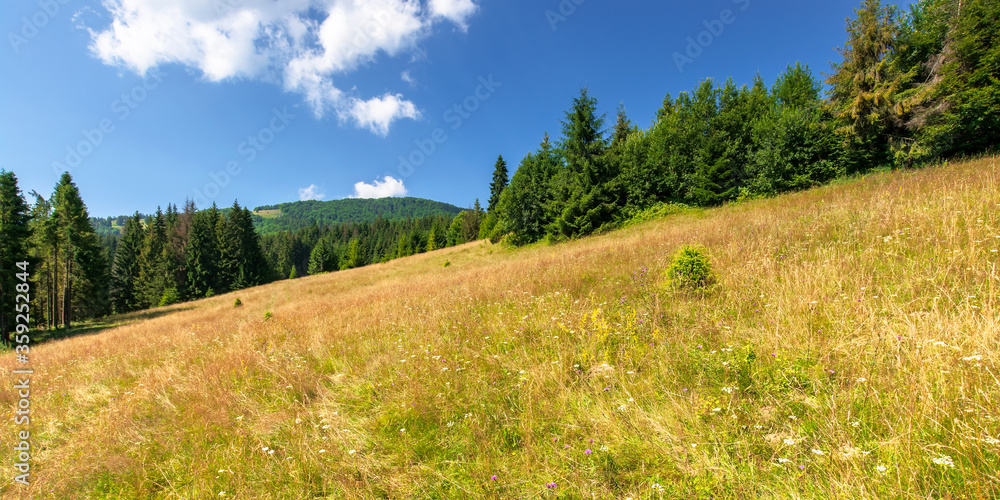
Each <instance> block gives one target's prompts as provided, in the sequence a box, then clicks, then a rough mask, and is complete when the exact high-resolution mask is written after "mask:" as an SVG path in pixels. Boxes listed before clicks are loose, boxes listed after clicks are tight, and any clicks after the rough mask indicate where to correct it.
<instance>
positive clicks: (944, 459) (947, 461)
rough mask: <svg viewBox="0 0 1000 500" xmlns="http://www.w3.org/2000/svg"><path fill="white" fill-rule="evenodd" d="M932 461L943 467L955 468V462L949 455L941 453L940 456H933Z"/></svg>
mask: <svg viewBox="0 0 1000 500" xmlns="http://www.w3.org/2000/svg"><path fill="white" fill-rule="evenodd" d="M931 462H934V463H935V464H937V465H940V466H942V467H951V468H953V469H954V468H955V462H954V461H953V460H952V459H951V457H949V456H948V455H941V456H940V457H937V458H932V459H931Z"/></svg>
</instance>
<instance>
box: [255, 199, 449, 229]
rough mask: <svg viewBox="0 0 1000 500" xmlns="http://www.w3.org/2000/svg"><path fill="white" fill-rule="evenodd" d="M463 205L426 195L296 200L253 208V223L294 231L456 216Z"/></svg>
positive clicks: (261, 226) (256, 225)
mask: <svg viewBox="0 0 1000 500" xmlns="http://www.w3.org/2000/svg"><path fill="white" fill-rule="evenodd" d="M461 211H462V209H461V208H459V207H456V206H455V205H451V204H448V203H442V202H440V201H433V200H425V199H423V198H410V197H407V198H378V199H362V198H345V199H343V200H330V201H317V200H310V201H296V202H290V203H281V204H278V205H266V206H261V207H257V208H256V209H254V217H253V224H254V227H255V228H257V232H259V233H261V234H266V233H274V232H278V231H294V230H296V229H300V228H303V227H307V226H310V225H312V223H313V221H315V222H317V223H319V224H321V225H322V224H334V223H345V222H375V221H376V220H377V219H378V218H379V216H381V217H382V219H384V220H402V219H409V218H413V219H416V218H422V217H428V216H437V215H440V216H447V217H449V218H451V217H454V216H456V215H458V214H459V212H461Z"/></svg>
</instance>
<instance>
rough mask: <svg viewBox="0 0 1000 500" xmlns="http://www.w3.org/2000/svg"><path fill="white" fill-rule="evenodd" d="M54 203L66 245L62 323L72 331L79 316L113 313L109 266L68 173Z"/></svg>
mask: <svg viewBox="0 0 1000 500" xmlns="http://www.w3.org/2000/svg"><path fill="white" fill-rule="evenodd" d="M53 199H54V201H53V203H52V207H53V210H52V215H51V219H52V221H53V223H54V224H55V229H56V233H57V234H58V241H59V243H60V244H61V245H62V249H61V259H62V264H63V274H62V278H63V286H62V297H61V298H60V302H61V303H60V306H61V314H62V318H61V319H62V324H63V326H64V327H66V328H68V327H69V326H70V324H71V323H72V321H73V319H74V317H75V315H76V314H77V313H79V314H80V315H81V316H89V317H95V316H102V315H104V314H107V313H108V312H109V309H110V301H109V300H108V299H109V296H108V282H107V279H108V264H107V258H106V255H105V253H104V251H103V249H102V248H101V247H100V243H99V240H98V239H97V235H96V234H95V232H94V228H93V226H91V224H90V216H89V214H88V213H87V207H86V205H84V203H83V199H82V198H81V197H80V191H79V189H78V188H77V187H76V184H75V183H74V182H73V178H72V177H71V176H70V175H69V173H68V172H67V173H63V175H62V177H61V178H60V179H59V182H58V184H56V190H55V194H54V195H53Z"/></svg>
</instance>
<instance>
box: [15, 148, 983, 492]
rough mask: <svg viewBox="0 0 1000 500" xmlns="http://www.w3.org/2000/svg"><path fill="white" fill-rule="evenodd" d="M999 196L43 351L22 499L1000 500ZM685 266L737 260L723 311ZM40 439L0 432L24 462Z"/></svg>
mask: <svg viewBox="0 0 1000 500" xmlns="http://www.w3.org/2000/svg"><path fill="white" fill-rule="evenodd" d="M998 174H1000V172H998V169H997V165H996V160H995V159H993V158H988V159H985V160H980V161H975V162H969V163H964V164H955V165H949V166H944V167H935V168H928V169H925V170H921V171H913V172H902V173H892V174H876V175H870V176H867V177H865V178H863V179H860V180H852V181H845V182H839V183H836V184H835V185H831V186H826V187H822V188H818V189H814V190H810V191H806V192H802V193H797V194H792V195H787V196H782V197H779V198H775V199H769V200H759V201H753V202H747V203H742V204H735V205H729V206H725V207H721V208H718V209H713V210H697V211H689V212H684V213H681V214H677V215H672V216H669V217H667V218H664V219H660V220H656V221H653V222H649V223H645V224H641V225H638V226H635V227H632V228H629V229H626V230H622V231H618V232H615V233H612V234H608V235H604V236H600V237H593V238H586V239H583V240H578V241H573V242H569V243H565V244H560V245H556V246H533V247H529V248H523V249H518V250H508V249H503V248H501V247H498V246H492V245H489V244H488V243H485V242H474V243H469V244H466V245H463V246H460V247H454V248H448V249H445V250H440V251H435V252H429V253H426V254H421V255H417V256H414V257H409V258H404V259H399V260H395V261H391V262H388V263H385V264H379V265H373V266H369V267H366V268H360V269H353V270H350V271H342V272H336V273H333V274H327V275H319V276H311V277H307V278H301V279H297V280H291V281H282V282H279V283H274V284H271V285H267V286H262V287H257V288H253V289H248V290H243V291H240V292H237V293H235V294H229V295H223V296H218V297H213V298H210V299H205V300H201V301H198V302H193V303H188V304H184V305H181V306H175V307H172V308H165V309H163V310H158V311H156V312H158V313H159V312H162V313H166V314H163V315H160V316H158V317H154V318H151V319H148V320H143V321H139V322H136V323H133V324H130V325H127V326H122V327H118V328H115V329H113V330H108V331H104V332H102V333H100V334H97V335H91V336H86V337H77V338H72V339H68V340H63V341H59V342H53V343H49V344H44V345H40V346H37V347H36V348H35V349H33V350H32V351H31V354H32V359H33V363H34V364H33V368H34V370H35V375H34V378H33V379H32V392H31V411H32V419H33V420H32V422H33V423H32V427H31V430H32V439H33V442H32V446H33V447H34V448H33V449H34V450H36V453H35V454H34V455H33V460H34V469H32V471H33V473H35V474H36V475H35V476H34V477H33V481H34V482H33V484H32V486H31V487H30V488H28V489H22V488H21V487H19V486H16V485H13V483H12V473H11V469H10V468H8V473H7V474H6V475H5V476H4V477H3V478H2V479H0V481H2V483H0V484H2V486H0V488H2V490H0V491H2V492H3V495H4V497H6V498H15V497H18V496H20V495H25V494H31V496H32V497H33V498H57V499H68V498H150V499H160V498H163V499H166V498H220V497H222V498H226V497H228V498H257V499H267V498H275V499H277V498H331V499H344V498H346V499H362V498H455V499H458V498H557V497H558V498H581V499H582V498H626V497H631V498H634V499H640V498H642V499H648V498H655V499H659V498H677V497H683V498H767V497H775V498H789V497H801V498H865V497H878V498H927V497H944V496H951V497H952V498H984V497H991V496H992V497H995V496H997V495H998V494H1000V479H998V476H997V473H996V470H997V463H998V462H997V459H998V458H1000V412H998V410H997V408H1000V380H998V377H1000V373H998V365H997V353H998V347H1000V345H998V344H1000V323H998V317H1000V311H998V310H997V307H998V305H1000V304H998V301H997V291H998V290H1000V271H998V270H997V263H998V261H1000V256H998V252H997V251H998V249H1000V210H998V207H1000V185H998ZM687 243H696V244H700V245H703V246H704V247H705V248H707V249H708V251H709V252H710V253H711V255H712V262H713V264H714V266H715V269H716V271H717V273H718V286H717V287H716V288H715V289H713V290H711V291H709V292H708V293H706V294H703V295H693V294H685V293H680V292H674V291H671V290H669V289H668V288H666V280H665V279H664V277H663V271H664V270H665V269H666V267H667V266H668V265H669V260H670V256H671V255H672V254H673V253H674V252H675V251H676V249H677V248H679V247H680V246H681V245H682V244H687ZM446 263H450V265H447V266H445V264H446ZM236 297H239V298H240V299H241V301H242V303H243V305H242V306H241V307H234V306H233V302H234V299H235V298H236ZM268 313H270V314H268ZM268 317H269V318H268ZM0 359H2V364H0V366H2V367H3V369H4V375H3V376H4V378H5V379H6V380H8V381H10V380H12V379H13V375H12V374H11V373H10V370H11V369H14V368H17V367H18V366H17V365H15V362H14V359H13V356H12V354H10V353H7V354H4V355H3V356H2V357H0ZM12 385H13V384H11V383H4V384H2V386H0V404H3V405H5V406H6V407H7V408H12V407H13V405H14V404H15V403H16V399H15V395H14V391H13V389H12ZM17 430H19V427H18V426H15V425H14V424H13V422H12V421H11V420H5V421H4V422H3V423H2V424H0V435H2V436H3V442H4V444H5V446H4V447H3V449H2V451H0V457H2V460H3V461H4V463H7V464H11V463H13V461H14V455H13V453H14V452H13V450H12V446H9V445H7V443H10V442H11V437H12V436H15V432H16V431H17Z"/></svg>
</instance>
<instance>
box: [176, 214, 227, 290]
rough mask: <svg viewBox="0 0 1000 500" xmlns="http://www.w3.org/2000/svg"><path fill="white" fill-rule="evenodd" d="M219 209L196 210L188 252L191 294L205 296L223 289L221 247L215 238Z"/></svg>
mask: <svg viewBox="0 0 1000 500" xmlns="http://www.w3.org/2000/svg"><path fill="white" fill-rule="evenodd" d="M217 222H218V209H216V208H215V205H213V206H212V208H211V209H209V210H205V211H202V212H196V213H195V214H194V216H193V217H192V219H191V229H190V233H189V238H188V244H187V248H186V249H185V252H184V261H185V271H186V273H187V277H186V282H187V295H188V297H189V298H192V299H194V298H201V297H205V296H207V295H211V294H214V293H216V292H217V291H219V284H218V283H219V279H218V277H219V276H218V275H219V258H220V257H219V248H218V245H217V241H216V237H215V225H216V223H217Z"/></svg>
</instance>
